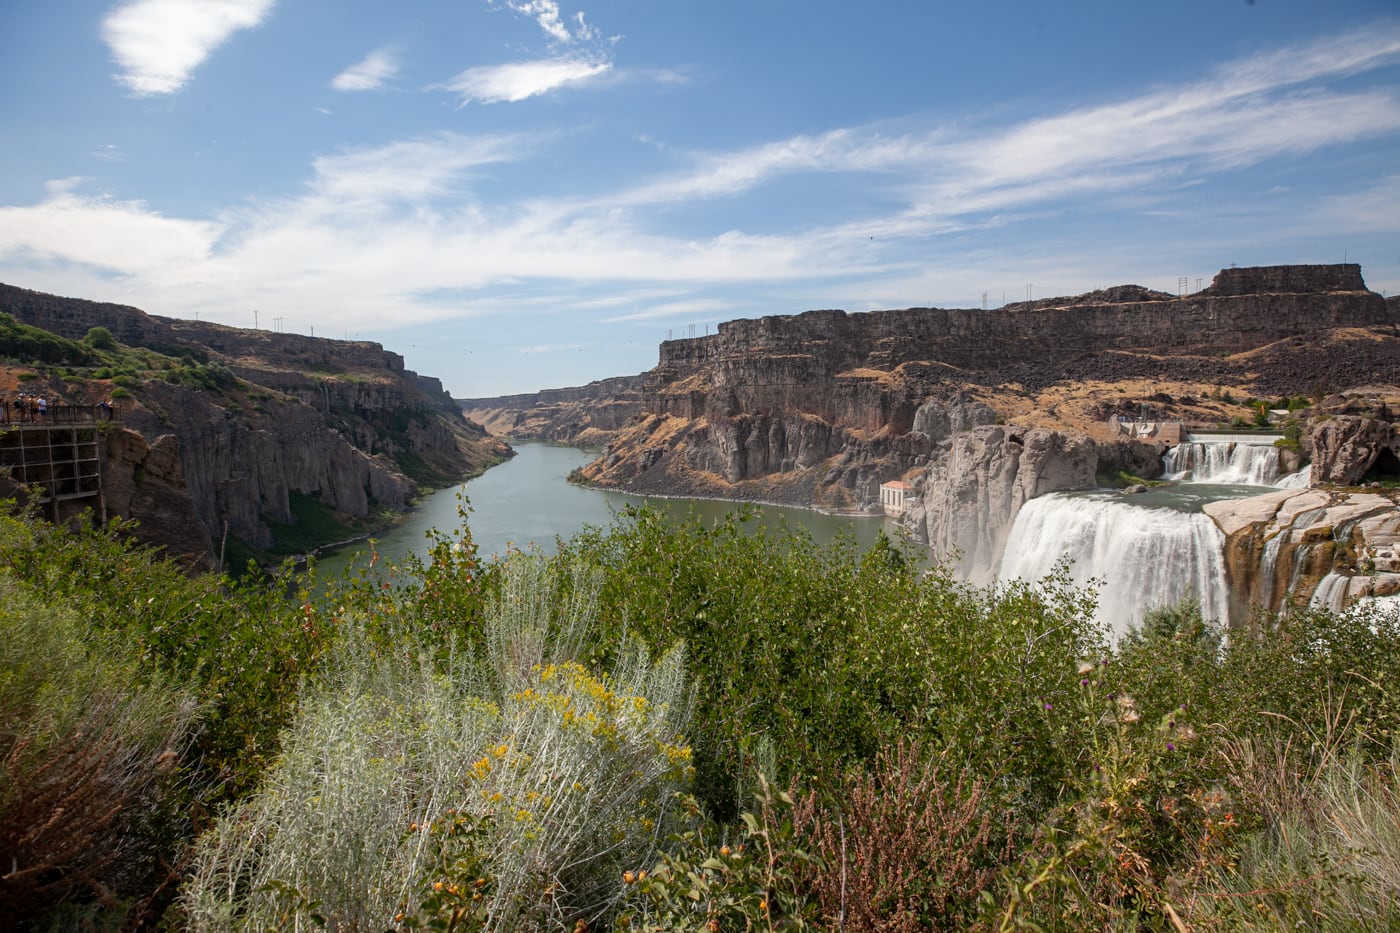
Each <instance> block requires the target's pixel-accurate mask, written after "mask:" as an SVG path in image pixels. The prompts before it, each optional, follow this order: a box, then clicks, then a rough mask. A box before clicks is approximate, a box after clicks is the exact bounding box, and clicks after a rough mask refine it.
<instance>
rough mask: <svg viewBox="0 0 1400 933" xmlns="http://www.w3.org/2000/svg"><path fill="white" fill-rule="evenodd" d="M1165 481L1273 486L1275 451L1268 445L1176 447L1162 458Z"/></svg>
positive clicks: (1276, 458)
mask: <svg viewBox="0 0 1400 933" xmlns="http://www.w3.org/2000/svg"><path fill="white" fill-rule="evenodd" d="M1162 468H1163V471H1164V473H1165V476H1164V478H1165V479H1170V480H1179V481H1182V482H1188V483H1214V484H1217V485H1221V486H1272V485H1274V484H1275V483H1277V482H1278V481H1279V477H1278V448H1276V447H1273V446H1272V445H1269V444H1201V443H1189V442H1188V443H1185V444H1178V445H1176V446H1175V447H1173V448H1172V449H1171V450H1169V451H1167V454H1166V456H1165V457H1163V458H1162Z"/></svg>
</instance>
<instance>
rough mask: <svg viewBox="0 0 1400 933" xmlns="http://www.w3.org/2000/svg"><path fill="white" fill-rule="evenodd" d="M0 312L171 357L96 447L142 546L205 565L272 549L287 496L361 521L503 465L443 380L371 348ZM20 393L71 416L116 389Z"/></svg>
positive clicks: (48, 387) (52, 307) (109, 314)
mask: <svg viewBox="0 0 1400 933" xmlns="http://www.w3.org/2000/svg"><path fill="white" fill-rule="evenodd" d="M0 312H5V313H8V314H10V315H12V316H13V317H14V318H15V319H16V320H18V321H20V322H21V323H25V324H29V325H32V326H35V327H39V328H42V329H44V330H48V331H50V332H52V333H56V334H58V335H60V336H63V337H67V338H69V339H72V340H81V339H82V338H83V337H84V336H85V335H86V334H87V333H88V332H89V330H90V329H91V328H93V327H104V328H106V329H107V330H108V331H109V332H110V333H111V334H112V335H113V337H114V338H115V339H116V340H117V341H118V342H119V343H121V344H124V345H126V346H128V347H139V348H146V349H149V350H153V351H156V352H157V353H160V354H164V355H165V357H168V358H170V359H168V360H166V362H165V363H163V364H161V365H165V366H170V367H173V368H171V369H166V370H160V369H157V370H154V371H151V372H148V373H147V374H146V375H144V376H142V377H141V378H140V379H139V381H137V380H134V379H127V381H125V382H124V383H123V386H124V387H125V389H126V391H128V392H129V395H130V396H131V397H130V398H127V399H122V400H120V401H119V402H118V403H117V404H118V407H119V409H120V416H121V417H120V422H119V426H114V427H113V428H112V429H111V430H109V431H108V432H107V433H106V435H104V436H105V437H106V438H107V444H108V449H107V450H106V457H105V458H104V459H105V466H104V477H103V480H104V492H105V498H106V499H107V500H108V503H109V512H110V513H112V514H116V515H122V516H125V517H132V518H136V519H137V520H138V521H139V522H140V527H139V528H138V534H139V535H140V536H142V537H144V538H145V539H146V540H148V541H151V542H152V543H156V544H159V545H162V546H165V547H167V548H168V549H169V550H171V551H172V552H174V553H181V554H187V555H199V556H200V559H203V560H204V561H205V562H206V563H207V559H208V555H210V554H211V553H214V552H216V551H218V550H219V548H220V545H221V543H222V541H223V540H224V536H225V535H226V534H227V535H230V536H232V537H234V538H237V539H239V540H241V541H242V542H244V543H245V544H247V545H249V546H250V547H252V548H254V549H255V550H259V551H264V550H267V549H269V548H271V547H273V545H274V543H275V542H274V535H273V530H272V523H282V524H292V523H294V522H295V521H296V518H295V516H294V514H293V511H292V508H291V497H292V495H293V494H300V495H303V496H307V497H310V498H312V499H314V500H316V501H317V502H319V503H321V504H322V505H324V506H326V507H328V508H330V509H332V510H334V511H335V512H337V513H339V514H340V515H341V516H342V517H343V518H345V519H350V520H355V519H366V518H369V517H371V516H373V515H377V514H378V513H380V512H383V511H392V510H399V509H403V508H405V507H406V506H407V505H408V504H409V503H410V502H411V500H412V499H413V498H414V496H415V495H416V494H417V491H418V489H419V487H420V486H434V485H444V484H446V483H449V482H453V481H456V480H459V479H461V478H463V477H464V476H466V475H469V474H471V473H475V472H480V471H481V470H483V469H485V468H486V467H487V466H489V465H490V464H492V463H495V462H498V461H499V460H500V459H502V458H503V457H505V456H508V455H509V448H508V447H506V446H505V445H504V444H503V443H501V442H500V441H497V440H494V439H492V438H489V437H488V436H487V435H486V433H485V431H484V430H482V429H481V428H480V426H478V425H476V424H473V423H472V422H469V421H467V420H466V419H465V418H463V417H462V415H461V412H460V410H459V409H458V408H457V406H456V405H455V404H453V402H452V400H451V399H450V398H449V397H448V395H447V394H446V393H445V392H444V391H443V389H442V385H441V383H440V382H439V381H438V380H436V379H433V378H430V377H424V376H420V375H418V374H416V373H414V372H412V371H410V370H406V369H405V368H404V363H403V358H402V357H400V356H399V355H398V354H396V353H391V352H389V351H386V350H384V349H383V347H381V346H380V345H379V344H376V343H371V342H367V341H341V340H329V339H325V338H314V337H305V336H301V335H298V334H280V333H273V332H269V331H259V330H242V329H239V328H232V327H225V326H222V325H218V324H210V323H207V322H198V321H180V320H174V319H170V318H161V317H156V316H153V315H147V314H145V313H144V312H142V311H140V310H139V309H136V308H131V307H127V306H123V305H113V304H103V303H98V302H90V301H82V300H77V299H68V298H61V297H57V296H53V295H44V294H41V293H37V292H31V291H27V290H24V289H19V288H14V287H12V286H6V285H0ZM188 373H197V374H198V375H197V376H196V377H195V381H194V383H190V382H188V381H185V380H187V379H188V378H189V376H188ZM28 385H30V386H31V388H32V389H33V390H37V391H42V392H44V393H45V394H46V395H48V396H49V397H50V398H51V399H54V400H55V401H58V402H63V401H68V402H72V403H75V404H93V403H95V402H96V401H98V398H99V397H105V396H106V395H107V394H108V393H110V392H111V390H112V386H111V383H110V381H109V380H107V379H85V378H81V377H76V376H74V377H64V376H61V375H59V374H56V373H48V374H45V375H43V376H42V378H41V379H40V380H38V381H37V382H33V383H30V384H28Z"/></svg>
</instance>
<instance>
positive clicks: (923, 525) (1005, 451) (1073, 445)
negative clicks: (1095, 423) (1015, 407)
mask: <svg viewBox="0 0 1400 933" xmlns="http://www.w3.org/2000/svg"><path fill="white" fill-rule="evenodd" d="M1098 469H1099V450H1098V445H1097V444H1095V443H1094V441H1093V440H1092V439H1091V438H1089V437H1086V436H1085V435H1082V434H1066V433H1063V432H1060V431H1050V430H1047V429H1045V428H1032V429H1030V430H1025V429H1023V428H1016V427H1002V426H995V427H981V428H976V429H974V430H971V431H967V432H964V433H961V434H958V435H957V436H956V437H955V438H954V439H953V442H952V444H951V446H950V447H949V449H948V452H947V453H946V454H944V455H943V456H941V457H939V458H938V460H937V461H936V462H935V463H934V464H933V466H931V467H930V468H929V470H928V472H927V474H926V475H925V476H924V477H923V479H922V483H921V488H920V494H919V495H918V496H917V498H916V499H915V501H914V505H913V506H912V507H911V508H910V509H909V511H908V513H907V515H906V516H905V526H906V527H908V528H910V529H911V530H912V531H913V532H914V535H915V537H916V538H918V539H919V540H922V541H925V542H926V543H927V544H928V545H929V548H930V549H931V550H932V551H933V553H934V556H935V558H937V559H938V560H940V561H943V562H944V563H945V564H947V565H948V566H951V567H953V568H954V569H955V570H957V571H958V572H959V573H960V575H961V576H962V577H964V578H967V579H971V580H974V581H977V582H986V581H988V580H989V579H990V577H991V576H992V574H993V572H994V570H995V568H996V566H997V564H998V562H999V561H1000V559H1001V554H1002V551H1003V549H1004V548H1005V547H1006V537H1007V534H1008V533H1009V532H1010V530H1011V525H1012V523H1013V522H1014V521H1015V520H1016V513H1017V512H1019V511H1020V510H1021V506H1022V505H1024V504H1025V503H1026V502H1028V501H1030V500H1031V499H1034V498H1035V497H1036V496H1040V495H1044V494H1045V493H1047V492H1057V491H1059V490H1062V489H1084V488H1086V487H1092V486H1093V485H1094V477H1095V475H1096V474H1097V472H1098Z"/></svg>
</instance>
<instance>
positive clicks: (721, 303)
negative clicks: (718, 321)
mask: <svg viewBox="0 0 1400 933" xmlns="http://www.w3.org/2000/svg"><path fill="white" fill-rule="evenodd" d="M733 312H734V303H733V302H731V301H726V300H724V299H720V298H691V299H686V300H681V301H668V302H664V303H661V304H654V305H652V306H650V307H648V308H642V309H638V310H634V311H632V312H631V313H630V314H619V315H617V316H616V317H608V318H604V319H603V323H604V324H622V323H628V322H634V321H655V320H664V319H666V318H677V317H687V318H690V319H692V320H693V319H695V318H697V317H699V318H715V317H724V316H726V315H729V314H732V313H733Z"/></svg>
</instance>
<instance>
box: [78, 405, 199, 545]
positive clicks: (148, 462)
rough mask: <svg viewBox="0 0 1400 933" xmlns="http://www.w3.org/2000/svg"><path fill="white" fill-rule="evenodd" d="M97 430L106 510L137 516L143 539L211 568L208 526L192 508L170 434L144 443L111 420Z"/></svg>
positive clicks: (192, 501) (140, 534)
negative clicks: (109, 423) (110, 424)
mask: <svg viewBox="0 0 1400 933" xmlns="http://www.w3.org/2000/svg"><path fill="white" fill-rule="evenodd" d="M98 436H99V442H100V444H101V446H102V452H101V456H102V498H103V501H104V503H105V504H106V508H107V513H108V515H120V516H123V517H135V518H137V520H138V521H139V522H140V528H139V532H138V533H139V536H140V538H141V539H142V540H143V541H145V542H146V543H148V544H153V545H155V546H157V547H161V548H164V549H165V550H166V551H167V552H168V553H169V554H171V555H174V556H183V557H184V558H186V559H187V560H188V561H189V562H190V564H191V566H193V567H195V568H197V569H200V570H208V569H210V568H211V567H212V566H213V562H212V560H211V554H212V553H213V549H212V547H211V542H210V536H209V530H208V528H207V527H206V526H205V524H204V523H203V522H201V521H200V519H199V516H198V515H197V514H196V513H195V508H194V500H193V498H191V496H190V490H189V486H188V485H187V484H186V482H185V472H184V464H183V461H182V460H181V459H180V442H179V440H178V439H177V438H176V437H175V435H173V434H162V435H160V436H159V437H157V438H156V439H155V440H154V442H152V443H147V441H146V439H145V438H144V437H142V436H141V435H140V434H139V433H138V432H136V431H132V430H130V429H127V428H122V427H119V426H116V425H112V426H110V427H106V428H104V429H103V430H101V431H100V432H99V435H98Z"/></svg>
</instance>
